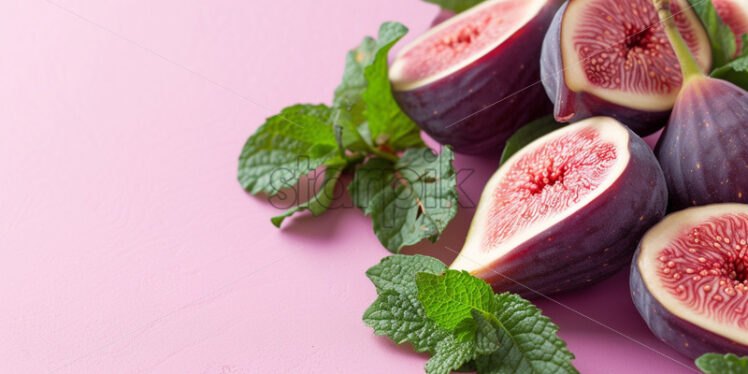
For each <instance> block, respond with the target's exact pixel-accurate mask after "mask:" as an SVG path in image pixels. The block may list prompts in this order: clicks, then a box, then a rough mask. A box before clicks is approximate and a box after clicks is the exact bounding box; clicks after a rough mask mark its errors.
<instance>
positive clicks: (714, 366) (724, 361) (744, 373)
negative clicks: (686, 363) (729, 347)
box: [696, 353, 748, 374]
mask: <svg viewBox="0 0 748 374" xmlns="http://www.w3.org/2000/svg"><path fill="white" fill-rule="evenodd" d="M696 366H697V367H698V368H699V369H701V371H703V372H704V373H706V374H748V357H742V358H740V357H738V356H736V355H734V354H732V353H728V354H726V355H721V354H718V353H706V354H704V355H702V356H701V357H699V358H697V359H696Z"/></svg>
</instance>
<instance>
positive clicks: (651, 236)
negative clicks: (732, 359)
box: [632, 204, 748, 356]
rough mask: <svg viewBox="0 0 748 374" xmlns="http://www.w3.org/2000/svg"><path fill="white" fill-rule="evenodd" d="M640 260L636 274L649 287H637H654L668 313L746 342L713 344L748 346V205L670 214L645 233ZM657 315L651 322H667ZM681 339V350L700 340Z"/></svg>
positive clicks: (652, 292) (654, 295) (653, 293)
mask: <svg viewBox="0 0 748 374" xmlns="http://www.w3.org/2000/svg"><path fill="white" fill-rule="evenodd" d="M634 266H636V267H637V269H635V271H634V272H633V274H634V275H633V276H632V280H635V279H640V280H641V282H643V287H645V289H637V288H638V287H637V288H634V289H632V291H635V292H640V293H641V292H648V293H649V294H650V295H651V297H652V298H654V299H655V300H656V301H657V302H658V303H659V304H660V305H662V307H663V308H664V311H663V313H669V314H670V315H672V316H674V317H677V318H678V319H680V320H683V321H686V322H688V323H690V324H692V325H694V326H698V327H700V328H702V329H704V330H706V331H708V332H710V333H713V334H716V335H719V336H721V337H724V338H726V339H727V340H729V341H732V342H734V343H737V344H738V346H739V345H742V346H743V347H742V348H737V347H733V348H723V347H719V346H717V347H714V348H708V349H715V350H720V349H733V351H730V352H734V353H738V354H740V353H743V354H745V353H746V352H748V205H745V204H716V205H708V206H704V207H698V208H690V209H686V210H683V211H680V212H677V213H674V214H671V215H669V216H667V217H666V218H665V219H664V220H663V221H662V222H661V223H659V224H658V225H656V226H654V227H653V228H652V229H651V230H650V231H649V232H647V234H646V235H645V236H644V238H643V239H642V241H641V245H640V248H639V251H638V254H637V257H636V259H635V263H634ZM643 296H646V295H638V296H637V295H634V299H635V300H636V299H637V297H643ZM647 306H648V307H649V308H648V309H650V308H651V307H652V306H651V305H647ZM637 307H639V308H640V311H641V308H642V307H645V305H637ZM654 317H655V316H652V317H650V319H649V320H648V322H649V323H655V324H656V323H662V321H661V320H659V319H655V318H654ZM658 317H659V316H658ZM665 320H667V318H665ZM650 327H652V326H650ZM671 328H672V329H674V330H677V328H673V327H671ZM696 334H697V335H698V333H696ZM686 335H687V334H686ZM675 344H676V345H677V346H678V347H676V349H679V350H681V351H684V350H686V351H687V348H690V347H689V346H696V345H698V343H694V342H688V341H685V342H678V343H675ZM694 348H696V347H694ZM708 349H707V348H704V349H703V350H708ZM740 349H742V352H741V351H740ZM701 353H704V352H694V353H692V354H689V353H687V354H688V355H689V356H697V355H698V354H701ZM721 353H727V352H721Z"/></svg>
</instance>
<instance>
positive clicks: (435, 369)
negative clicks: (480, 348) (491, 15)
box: [425, 335, 475, 374]
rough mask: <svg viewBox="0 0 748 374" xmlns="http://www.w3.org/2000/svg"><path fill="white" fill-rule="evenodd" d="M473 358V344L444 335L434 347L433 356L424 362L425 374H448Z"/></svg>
mask: <svg viewBox="0 0 748 374" xmlns="http://www.w3.org/2000/svg"><path fill="white" fill-rule="evenodd" d="M474 357H475V343H473V342H472V341H464V340H461V339H457V338H455V337H454V336H452V335H446V337H445V338H444V340H442V341H440V342H439V344H437V345H436V350H435V352H434V355H433V356H431V359H430V360H428V362H426V368H425V369H426V373H428V374H448V373H450V372H452V371H453V370H457V369H459V368H461V367H462V366H463V365H465V364H467V363H469V362H470V361H472V360H473V358H474Z"/></svg>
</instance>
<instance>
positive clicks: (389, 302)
mask: <svg viewBox="0 0 748 374" xmlns="http://www.w3.org/2000/svg"><path fill="white" fill-rule="evenodd" d="M363 319H364V323H365V324H366V325H367V326H369V327H371V328H373V329H374V333H375V334H377V335H380V336H381V335H384V336H387V337H389V338H390V339H392V341H393V342H395V343H397V344H402V343H405V342H410V343H412V344H413V347H414V348H415V350H416V352H424V351H428V352H435V351H436V346H437V344H438V343H439V342H441V341H443V340H444V339H446V337H447V336H448V335H449V334H448V333H447V331H445V330H444V329H442V328H440V327H438V326H437V325H436V324H435V323H434V322H433V321H431V320H429V319H428V318H426V316H425V314H424V312H423V307H422V306H421V304H420V303H419V302H418V299H417V298H416V296H415V294H401V293H398V292H396V291H392V290H386V291H383V292H382V293H380V294H379V297H377V299H376V300H375V301H374V303H373V304H371V306H369V308H368V309H366V312H365V313H364V317H363Z"/></svg>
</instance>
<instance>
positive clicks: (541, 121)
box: [500, 115, 564, 165]
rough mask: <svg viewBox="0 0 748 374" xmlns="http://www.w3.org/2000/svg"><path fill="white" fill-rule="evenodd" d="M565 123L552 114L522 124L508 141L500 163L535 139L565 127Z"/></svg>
mask: <svg viewBox="0 0 748 374" xmlns="http://www.w3.org/2000/svg"><path fill="white" fill-rule="evenodd" d="M563 126H564V124H562V123H558V122H556V120H555V119H554V118H553V116H552V115H550V116H545V117H542V118H538V119H536V120H534V121H532V122H530V123H528V124H527V125H524V126H522V128H520V129H519V130H517V132H515V133H514V135H512V137H511V138H509V139H508V140H507V141H506V146H504V152H503V153H502V154H501V161H500V165H503V164H504V162H506V160H508V159H509V158H510V157H512V156H513V155H514V154H515V153H517V152H518V151H519V150H520V149H522V148H524V147H526V146H527V145H528V144H530V143H532V142H533V141H534V140H535V139H538V138H540V137H541V136H543V135H545V134H548V133H550V132H552V131H554V130H558V129H560V128H561V127H563Z"/></svg>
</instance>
